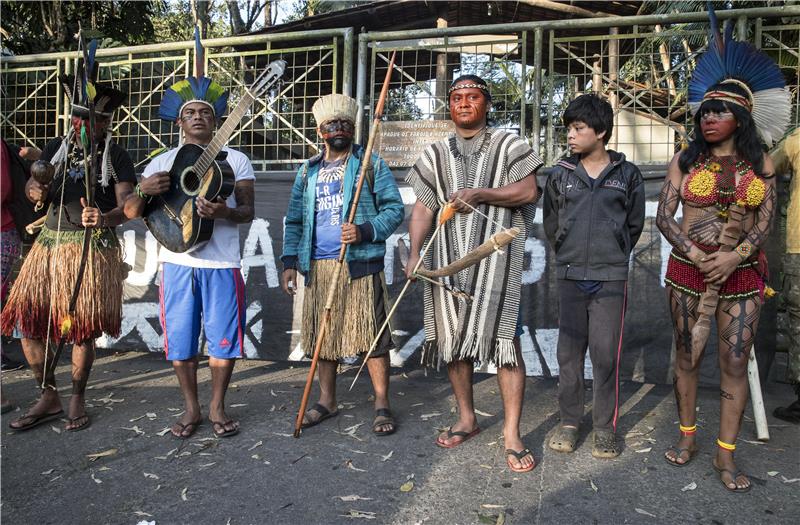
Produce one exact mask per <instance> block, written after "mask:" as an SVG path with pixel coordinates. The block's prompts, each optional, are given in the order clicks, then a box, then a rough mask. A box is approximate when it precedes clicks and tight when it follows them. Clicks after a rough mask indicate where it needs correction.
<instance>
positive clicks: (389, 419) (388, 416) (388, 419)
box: [372, 408, 397, 436]
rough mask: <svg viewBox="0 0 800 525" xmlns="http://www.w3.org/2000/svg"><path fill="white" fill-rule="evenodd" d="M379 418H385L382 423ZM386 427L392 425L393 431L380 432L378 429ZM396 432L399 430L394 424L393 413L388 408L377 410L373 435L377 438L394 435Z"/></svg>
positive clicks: (373, 423)
mask: <svg viewBox="0 0 800 525" xmlns="http://www.w3.org/2000/svg"><path fill="white" fill-rule="evenodd" d="M379 418H383V419H382V420H381V421H378V419H379ZM384 425H391V426H392V429H391V430H378V428H380V427H382V426H384ZM395 430H397V426H396V425H395V422H394V416H393V415H392V411H391V410H389V409H388V408H379V409H377V410H375V421H373V422H372V433H373V434H375V435H376V436H388V435H389V434H394V432H395Z"/></svg>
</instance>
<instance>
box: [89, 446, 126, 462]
mask: <svg viewBox="0 0 800 525" xmlns="http://www.w3.org/2000/svg"><path fill="white" fill-rule="evenodd" d="M117 452H118V450H117V449H115V448H110V449H108V450H104V451H103V452H95V453H94V454H86V457H87V458H88V459H89V461H96V460H97V458H106V457H108V456H113V455H114V454H116V453H117Z"/></svg>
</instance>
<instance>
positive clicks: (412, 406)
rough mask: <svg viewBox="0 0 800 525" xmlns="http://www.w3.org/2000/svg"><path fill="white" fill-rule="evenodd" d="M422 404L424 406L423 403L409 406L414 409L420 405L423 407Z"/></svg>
mask: <svg viewBox="0 0 800 525" xmlns="http://www.w3.org/2000/svg"><path fill="white" fill-rule="evenodd" d="M424 404H425V403H414V404H413V405H411V408H414V407H420V406H422V405H424Z"/></svg>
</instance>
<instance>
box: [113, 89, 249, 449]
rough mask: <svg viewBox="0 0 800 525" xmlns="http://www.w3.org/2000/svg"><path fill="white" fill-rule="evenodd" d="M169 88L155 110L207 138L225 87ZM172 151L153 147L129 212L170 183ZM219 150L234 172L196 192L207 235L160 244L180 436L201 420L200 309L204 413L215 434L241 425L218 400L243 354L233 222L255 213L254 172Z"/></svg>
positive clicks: (193, 140)
mask: <svg viewBox="0 0 800 525" xmlns="http://www.w3.org/2000/svg"><path fill="white" fill-rule="evenodd" d="M170 90H171V91H172V93H167V94H165V96H164V98H163V99H162V102H161V107H160V111H159V115H160V116H161V118H162V119H164V120H169V121H172V122H175V124H176V125H177V126H178V127H179V128H180V130H181V133H182V136H183V144H197V145H200V146H206V145H208V144H209V142H210V141H211V139H212V137H213V135H214V131H215V129H216V127H217V123H218V121H219V118H220V117H221V116H222V114H223V113H224V112H225V109H226V106H227V98H228V94H227V93H225V92H223V90H222V87H221V86H219V84H217V83H216V82H213V81H210V79H208V78H205V77H202V76H201V77H200V78H189V79H187V80H183V81H181V82H179V83H178V84H177V85H175V86H173V87H171V88H170V89H169V90H168V91H170ZM176 93H177V94H178V95H179V97H176V96H175V94H176ZM167 95H169V96H167ZM215 95H216V96H215ZM178 104H180V105H178ZM178 151H180V148H178V149H172V150H170V151H168V152H166V153H163V154H161V155H159V156H158V157H156V158H155V159H153V161H152V162H151V163H150V164H149V165H148V166H147V167H146V168H145V170H144V173H143V174H142V180H141V182H140V183H139V184H138V185H137V186H136V191H135V192H134V194H133V195H131V196H130V198H129V199H128V200H127V201H126V203H125V214H126V215H127V216H128V217H129V218H133V217H140V216H142V213H143V212H144V210H145V204H146V203H147V202H149V201H150V199H153V198H154V196H158V195H161V194H163V193H165V192H167V191H168V190H169V188H170V183H171V179H170V175H169V171H168V170H169V169H170V167H171V166H172V164H173V161H174V160H175V158H176V156H177V155H178ZM222 151H223V152H225V153H227V157H226V159H225V160H226V161H227V163H228V164H229V165H230V167H231V168H232V170H233V173H234V175H235V178H236V182H235V186H234V190H233V195H231V196H230V197H228V198H227V199H226V200H223V199H222V198H221V197H217V198H216V199H214V200H206V199H205V198H203V197H202V196H198V197H197V198H196V200H195V206H196V211H197V214H198V215H199V216H200V217H202V218H203V219H210V220H213V221H214V229H213V234H212V235H211V238H210V240H209V241H208V242H207V243H205V244H202V245H198V246H196V247H194V248H193V249H191V250H189V251H186V252H183V253H175V252H172V251H169V250H167V249H166V248H165V247H164V246H162V247H161V249H160V250H159V262H160V263H161V283H160V286H161V292H160V303H161V316H160V317H161V326H162V329H163V331H164V351H165V353H166V357H167V359H169V360H171V361H172V366H173V368H174V369H175V374H176V375H177V376H178V382H179V383H180V388H181V392H182V393H183V397H184V401H185V404H186V412H185V413H184V414H183V417H182V418H181V419H180V420H179V421H178V422H177V423H175V425H173V427H172V434H173V435H174V436H175V437H178V438H184V439H185V438H188V437H190V436H191V435H192V434H194V433H195V431H196V430H197V427H198V426H199V425H200V423H201V422H202V420H203V417H202V414H201V411H200V404H199V402H198V399H197V367H198V358H197V353H198V339H199V335H200V320H201V317H202V321H203V329H204V333H205V337H206V341H207V348H208V356H209V360H208V364H209V368H210V369H211V390H212V392H211V401H210V403H209V407H208V419H209V421H210V422H211V424H212V427H213V428H212V430H213V432H214V435H215V436H217V437H228V436H232V435H234V434H237V433H238V432H239V423H238V422H237V421H234V420H233V419H232V418H230V417H228V415H227V414H226V413H225V403H224V401H225V392H226V390H227V388H228V383H229V382H230V378H231V374H232V373H233V367H234V364H235V360H236V359H237V358H240V357H243V356H244V343H243V338H244V325H245V310H246V304H245V299H244V281H243V279H242V276H241V273H240V264H241V258H240V251H239V226H238V225H239V224H243V223H248V222H251V221H252V220H253V215H254V208H253V188H254V180H255V176H254V174H253V167H252V165H251V164H250V161H249V159H248V158H247V156H245V155H244V154H243V153H241V152H239V151H236V150H233V149H230V148H227V147H225V148H223V149H222ZM155 198H158V197H155Z"/></svg>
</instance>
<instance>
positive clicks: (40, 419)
mask: <svg viewBox="0 0 800 525" xmlns="http://www.w3.org/2000/svg"><path fill="white" fill-rule="evenodd" d="M63 415H64V411H63V410H59V411H58V412H51V413H50V414H25V415H24V416H22V417H21V418H19V419H16V420H14V421H12V422H11V423H9V424H8V427H9V428H10V429H11V430H19V431H20V432H22V431H25V430H30V429H32V428H33V427H38V426H39V425H41V424H42V423H47V422H48V421H52V420H54V419H58V418H60V417H61V416H63ZM24 419H29V420H30V423H28V424H27V425H20V426H18V427H15V426H14V423H18V422H20V421H22V420H24Z"/></svg>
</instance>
